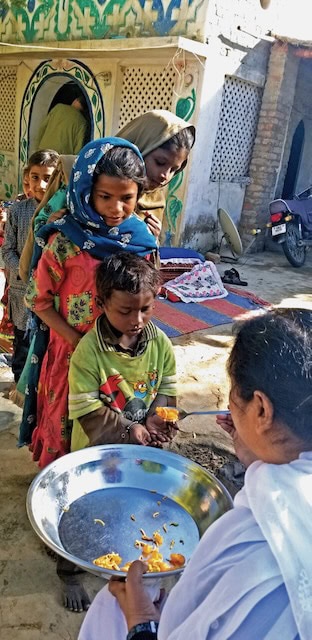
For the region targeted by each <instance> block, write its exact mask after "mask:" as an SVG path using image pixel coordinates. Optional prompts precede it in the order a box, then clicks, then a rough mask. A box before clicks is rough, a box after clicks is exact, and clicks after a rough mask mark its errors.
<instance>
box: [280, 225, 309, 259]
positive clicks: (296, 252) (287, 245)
mask: <svg viewBox="0 0 312 640" xmlns="http://www.w3.org/2000/svg"><path fill="white" fill-rule="evenodd" d="M298 240H300V233H299V229H298V225H297V224H296V223H295V222H288V224H287V228H286V237H285V242H283V250H284V253H285V256H286V258H287V260H288V262H290V264H291V265H292V266H293V267H302V265H303V264H304V263H305V259H306V247H300V246H299V245H298Z"/></svg>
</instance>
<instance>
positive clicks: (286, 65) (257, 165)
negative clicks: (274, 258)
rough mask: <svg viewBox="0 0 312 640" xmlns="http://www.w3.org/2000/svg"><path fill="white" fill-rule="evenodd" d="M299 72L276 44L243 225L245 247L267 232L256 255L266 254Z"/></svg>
mask: <svg viewBox="0 0 312 640" xmlns="http://www.w3.org/2000/svg"><path fill="white" fill-rule="evenodd" d="M297 71H298V59H297V58H295V57H294V56H293V55H292V53H291V49H290V48H289V46H288V45H287V44H282V43H280V42H275V43H274V44H273V46H272V49H271V55H270V59H269V65H268V71H267V78H266V83H265V87H264V92H263V98H262V105H261V110H260V115H259V122H258V128H257V135H256V139H255V143H254V147H253V153H252V158H251V162H250V170H249V175H250V178H251V183H250V185H249V186H248V187H247V189H246V194H245V199H244V204H243V209H242V215H241V221H240V233H241V236H242V240H243V243H244V244H247V243H248V242H249V241H250V238H251V236H250V230H251V229H253V228H261V229H263V232H262V233H261V234H259V236H258V237H257V240H256V242H255V243H254V245H253V250H254V251H262V250H263V247H264V228H265V224H266V223H267V222H268V220H269V215H268V204H269V202H270V201H271V200H273V199H274V195H275V189H276V184H277V179H278V175H279V171H280V167H281V163H282V158H283V152H284V146H285V141H286V137H287V131H288V125H289V119H290V114H291V110H292V105H293V99H294V93H295V87H296V80H297Z"/></svg>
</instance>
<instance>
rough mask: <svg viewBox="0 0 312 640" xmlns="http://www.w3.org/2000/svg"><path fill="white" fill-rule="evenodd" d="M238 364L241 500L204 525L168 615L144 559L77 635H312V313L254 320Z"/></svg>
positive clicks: (235, 407)
mask: <svg viewBox="0 0 312 640" xmlns="http://www.w3.org/2000/svg"><path fill="white" fill-rule="evenodd" d="M228 372H229V375H230V379H231V392H230V411H231V417H232V420H233V422H231V420H229V419H227V418H225V417H224V419H223V421H221V422H222V426H223V427H224V428H226V429H227V430H229V431H231V433H232V435H233V440H234V445H235V448H236V452H237V455H238V456H239V457H240V459H241V460H242V461H243V462H245V464H246V465H247V466H248V468H247V471H246V476H245V486H244V487H243V489H242V490H241V491H240V492H239V493H238V494H237V495H236V497H235V500H234V509H232V510H231V511H229V512H227V513H226V514H225V515H223V516H222V517H221V518H220V519H219V520H217V522H215V523H214V524H213V525H212V526H211V527H209V529H208V530H207V531H206V533H205V535H204V536H203V538H202V540H201V541H200V543H199V545H198V547H197V549H196V550H195V552H194V554H193V556H192V558H191V560H190V562H189V564H188V565H187V567H186V569H185V571H184V573H183V576H182V578H181V579H180V581H179V582H178V584H177V585H176V586H175V587H174V589H173V590H172V591H171V593H170V595H169V597H168V600H167V601H166V603H165V605H164V608H163V610H162V613H161V616H160V615H159V610H158V608H157V606H155V604H153V601H152V598H150V596H149V595H148V594H146V593H145V591H144V587H143V584H142V579H141V578H142V572H143V571H144V570H145V566H144V565H143V564H142V563H140V562H139V561H137V562H135V563H134V564H133V565H132V567H131V569H130V572H129V575H128V579H127V582H126V583H122V582H117V581H111V582H110V584H109V591H108V590H107V589H102V591H100V593H99V594H98V595H97V597H96V598H95V600H94V603H93V604H92V605H91V608H90V610H89V611H88V613H87V616H86V618H85V621H84V623H83V625H82V629H81V632H80V635H79V640H100V639H101V640H104V639H106V638H107V639H108V638H110V640H117V639H118V640H119V639H120V640H121V639H122V640H126V638H128V639H129V640H130V638H131V640H150V639H151V640H152V639H153V638H158V639H159V640H182V639H183V640H188V639H191V640H279V639H282V640H311V638H312V544H311V540H312V417H311V409H312V312H311V311H308V310H303V309H301V310H300V309H273V310H269V311H265V312H261V313H260V314H257V315H255V316H252V317H249V318H248V319H247V320H246V321H244V322H243V323H242V324H240V325H239V327H238V332H237V336H236V340H235V344H234V347H233V349H232V352H231V355H230V358H229V363H228ZM121 610H122V611H123V613H121ZM159 618H160V623H159V627H158V631H155V627H156V626H157V625H154V624H148V623H150V621H152V623H153V622H157V621H159ZM141 623H146V624H144V625H143V627H142V626H140V625H141ZM127 634H128V635H127Z"/></svg>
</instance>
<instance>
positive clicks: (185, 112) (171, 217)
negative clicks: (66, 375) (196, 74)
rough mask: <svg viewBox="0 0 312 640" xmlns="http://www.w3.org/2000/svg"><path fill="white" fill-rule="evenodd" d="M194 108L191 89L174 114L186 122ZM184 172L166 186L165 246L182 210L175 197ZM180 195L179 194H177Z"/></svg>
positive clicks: (175, 227) (169, 240) (179, 202)
mask: <svg viewBox="0 0 312 640" xmlns="http://www.w3.org/2000/svg"><path fill="white" fill-rule="evenodd" d="M195 108H196V91H195V89H194V88H192V89H191V93H190V95H188V96H186V97H180V98H179V99H178V100H177V103H176V114H177V116H179V118H182V119H183V120H186V122H188V121H189V120H190V119H191V117H192V115H193V113H194V111H195ZM183 177H184V171H181V173H177V174H176V176H174V178H173V179H172V180H171V182H170V183H169V185H168V194H167V200H166V208H165V218H166V222H167V229H166V231H165V244H166V245H167V246H169V247H170V246H171V242H172V239H173V237H174V236H175V234H176V231H177V224H178V221H179V218H180V216H181V213H182V210H183V202H182V200H181V199H180V198H179V196H178V195H177V193H179V192H181V191H182V189H181V187H182V184H183ZM179 195H180V193H179Z"/></svg>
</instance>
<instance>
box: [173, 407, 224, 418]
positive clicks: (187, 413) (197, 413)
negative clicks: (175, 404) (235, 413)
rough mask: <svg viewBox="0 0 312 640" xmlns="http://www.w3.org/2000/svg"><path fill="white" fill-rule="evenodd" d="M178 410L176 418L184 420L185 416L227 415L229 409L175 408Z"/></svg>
mask: <svg viewBox="0 0 312 640" xmlns="http://www.w3.org/2000/svg"><path fill="white" fill-rule="evenodd" d="M177 410H178V412H179V417H178V420H179V421H180V420H184V418H186V417H187V416H218V415H229V413H230V411H228V410H227V409H226V410H224V411H220V410H218V409H213V410H212V411H185V410H184V409H177Z"/></svg>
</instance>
